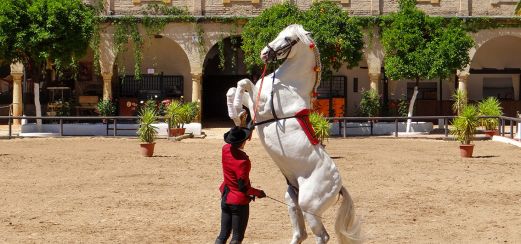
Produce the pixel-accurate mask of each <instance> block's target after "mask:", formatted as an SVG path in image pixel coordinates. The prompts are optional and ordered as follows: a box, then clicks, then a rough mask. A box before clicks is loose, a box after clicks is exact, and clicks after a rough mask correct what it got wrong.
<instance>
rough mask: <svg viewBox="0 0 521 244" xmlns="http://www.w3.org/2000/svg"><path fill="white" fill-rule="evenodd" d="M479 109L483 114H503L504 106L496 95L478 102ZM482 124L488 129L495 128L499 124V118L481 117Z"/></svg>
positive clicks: (480, 113)
mask: <svg viewBox="0 0 521 244" xmlns="http://www.w3.org/2000/svg"><path fill="white" fill-rule="evenodd" d="M478 111H479V115H481V116H501V115H503V108H502V107H501V103H500V102H499V101H498V100H497V98H495V97H487V98H486V99H485V100H483V101H481V102H479V103H478ZM480 122H481V126H483V127H485V129H486V130H495V129H496V128H497V127H498V125H499V120H498V119H496V118H486V119H485V118H483V119H481V121H480Z"/></svg>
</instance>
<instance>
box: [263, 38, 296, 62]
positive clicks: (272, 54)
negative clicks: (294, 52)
mask: <svg viewBox="0 0 521 244" xmlns="http://www.w3.org/2000/svg"><path fill="white" fill-rule="evenodd" d="M284 40H285V41H286V43H284V45H282V46H280V47H279V49H277V50H275V49H273V48H272V47H271V46H270V44H268V45H266V47H267V48H268V59H267V61H268V62H274V61H277V60H281V59H279V58H277V57H278V56H282V55H284V54H286V57H284V58H287V57H288V56H289V53H291V49H292V48H293V46H295V44H297V43H298V42H299V39H296V40H291V39H290V38H289V37H285V38H284Z"/></svg>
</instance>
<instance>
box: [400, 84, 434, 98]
mask: <svg viewBox="0 0 521 244" xmlns="http://www.w3.org/2000/svg"><path fill="white" fill-rule="evenodd" d="M415 84H416V82H407V99H411V98H412V94H413V92H414V86H415ZM436 84H437V83H436V82H420V84H419V85H418V95H417V96H416V99H417V100H437V94H438V89H437V88H436Z"/></svg>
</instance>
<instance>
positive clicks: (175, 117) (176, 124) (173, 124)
mask: <svg viewBox="0 0 521 244" xmlns="http://www.w3.org/2000/svg"><path fill="white" fill-rule="evenodd" d="M182 105H183V104H182V103H181V102H180V101H178V100H172V101H171V102H170V103H169V104H168V105H167V106H166V112H165V117H166V118H167V123H168V129H169V133H170V134H169V136H171V137H173V136H180V135H183V134H184V133H185V129H184V128H182V126H181V122H180V120H181V118H182V117H183V114H182V113H183V108H182Z"/></svg>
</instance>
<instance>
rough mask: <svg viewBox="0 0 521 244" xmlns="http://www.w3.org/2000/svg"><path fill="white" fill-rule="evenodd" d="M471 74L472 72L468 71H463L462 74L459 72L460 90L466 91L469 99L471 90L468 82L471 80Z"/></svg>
mask: <svg viewBox="0 0 521 244" xmlns="http://www.w3.org/2000/svg"><path fill="white" fill-rule="evenodd" d="M469 76H470V74H468V73H461V74H458V79H459V81H458V90H460V91H464V92H465V94H467V99H468V97H469V92H468V90H467V82H468V80H469Z"/></svg>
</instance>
